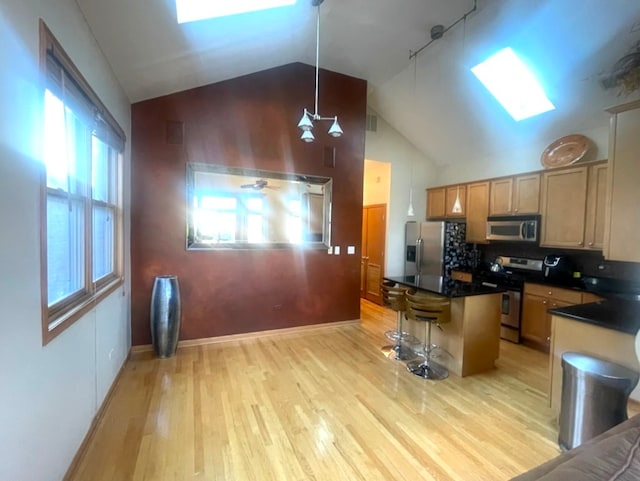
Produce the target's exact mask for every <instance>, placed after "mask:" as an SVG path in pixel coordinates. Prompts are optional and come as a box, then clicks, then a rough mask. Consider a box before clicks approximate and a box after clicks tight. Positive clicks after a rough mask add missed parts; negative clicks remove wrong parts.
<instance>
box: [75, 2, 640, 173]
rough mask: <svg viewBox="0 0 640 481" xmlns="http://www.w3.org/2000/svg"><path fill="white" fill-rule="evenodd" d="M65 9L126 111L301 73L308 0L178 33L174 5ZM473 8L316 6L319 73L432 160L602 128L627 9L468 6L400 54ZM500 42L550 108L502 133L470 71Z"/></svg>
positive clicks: (307, 49) (634, 30)
mask: <svg viewBox="0 0 640 481" xmlns="http://www.w3.org/2000/svg"><path fill="white" fill-rule="evenodd" d="M77 2H78V4H79V6H80V8H81V9H82V11H83V13H84V15H85V17H86V19H87V21H88V23H89V25H90V27H91V29H92V31H93V33H94V35H95V37H96V39H97V41H98V43H99V44H100V47H101V48H102V50H103V51H104V53H105V55H106V57H107V59H108V60H109V62H110V63H111V65H112V67H113V70H114V72H115V74H116V76H117V77H118V79H119V80H120V82H121V84H122V86H123V88H124V89H125V91H126V93H127V95H128V96H129V98H130V100H131V101H132V102H136V101H139V100H143V99H147V98H152V97H156V96H159V95H164V94H168V93H172V92H176V91H180V90H185V89H188V88H192V87H196V86H200V85H205V84H209V83H214V82H218V81H221V80H225V79H229V78H234V77H237V76H240V75H244V74H248V73H251V72H255V71H259V70H264V69H268V68H272V67H275V66H278V65H283V64H287V63H290V62H304V63H307V64H310V65H314V64H315V38H316V37H315V36H316V28H315V27H316V9H315V8H314V7H312V6H311V0H298V1H297V3H296V4H295V5H294V6H292V7H283V8H277V9H273V10H269V11H263V12H259V13H250V14H243V15H238V16H234V17H226V18H219V19H211V20H204V21H200V22H192V23H187V24H182V25H178V24H177V22H176V20H175V18H176V16H175V4H174V0H155V1H150V0H109V1H104V0H77ZM473 6H474V0H393V1H392V0H367V1H364V0H325V1H324V3H322V5H321V8H320V13H321V32H320V66H321V67H322V68H326V69H329V70H333V71H337V72H341V73H345V74H348V75H352V76H355V77H359V78H363V79H366V80H367V81H368V82H369V100H368V102H369V105H370V106H371V107H372V108H373V109H374V110H375V111H376V112H377V113H378V114H379V115H381V116H382V117H384V118H385V120H386V121H387V122H388V123H390V124H391V125H392V126H394V127H395V128H396V129H397V130H398V131H400V132H401V133H402V134H403V135H404V136H405V137H406V138H407V139H408V140H409V141H410V142H412V143H413V144H414V145H415V146H416V147H418V149H420V150H421V151H422V152H423V153H424V154H425V156H427V157H428V158H430V159H432V160H434V161H435V162H437V163H440V164H451V163H455V162H456V161H458V160H460V159H464V158H468V157H469V156H470V155H477V154H478V153H480V152H481V153H482V154H483V155H489V153H490V152H492V151H495V150H496V149H500V148H503V149H504V148H517V146H518V145H521V144H524V143H527V142H530V141H532V140H533V139H540V138H548V139H554V138H557V137H558V136H561V135H566V134H569V133H572V132H577V131H588V130H589V129H591V128H594V127H596V126H598V125H602V123H603V119H604V115H605V114H604V113H603V109H604V108H606V107H608V106H610V105H612V104H616V103H622V102H623V101H625V98H624V97H619V96H618V93H619V90H618V89H615V88H614V89H610V90H604V89H603V88H602V86H601V80H602V79H603V78H604V77H605V76H606V75H607V74H608V73H609V72H610V71H611V69H612V67H613V65H614V64H615V63H616V61H617V60H619V59H620V58H621V57H622V56H624V55H625V54H626V53H628V51H629V50H630V49H633V48H634V47H636V45H637V44H638V42H640V1H637V0H477V9H476V10H475V11H473V13H471V14H470V15H469V16H468V17H467V18H466V21H462V22H459V23H458V24H456V25H455V26H454V27H453V28H451V29H450V30H449V31H448V32H446V33H445V35H444V36H443V38H441V39H439V40H437V41H435V42H433V43H432V44H431V45H429V46H428V47H427V48H425V49H424V50H423V51H422V52H420V54H418V55H417V56H416V57H414V59H410V58H409V54H410V52H411V51H416V50H417V49H419V48H420V47H422V46H423V45H425V44H426V43H428V42H429V41H430V33H429V32H430V29H431V27H433V26H434V25H437V24H441V25H443V26H445V27H448V26H450V25H452V24H453V23H454V22H456V21H457V20H459V19H460V18H461V17H463V15H464V14H465V13H466V12H469V11H471V10H472V9H473ZM506 46H511V47H512V48H513V49H514V50H516V51H517V52H518V53H519V54H520V55H521V56H523V57H524V58H525V60H526V61H527V63H529V64H530V65H531V66H532V67H533V68H534V69H535V71H536V73H537V75H538V77H539V78H540V79H541V80H542V83H543V84H544V86H545V88H546V89H547V92H548V95H549V97H550V99H551V100H552V102H553V103H554V104H555V105H556V110H555V111H552V112H549V113H546V114H543V115H541V116H539V117H537V118H533V119H529V120H525V121H521V122H518V123H516V122H514V121H513V120H511V118H510V117H509V116H508V114H506V112H504V111H503V110H502V109H501V107H500V106H499V105H498V104H497V103H496V102H495V100H493V98H492V97H490V96H489V94H488V93H487V92H486V91H485V90H484V88H483V87H482V86H481V85H480V84H479V82H478V81H477V80H476V79H475V77H474V76H473V75H472V74H471V72H470V70H469V69H470V67H472V66H473V65H475V64H477V63H478V62H480V61H482V60H484V59H485V58H486V57H488V56H489V55H490V54H492V53H494V52H495V51H497V50H499V49H501V48H503V47H506ZM313 88H314V86H313V85H309V89H310V91H312V90H313ZM320 111H321V112H322V98H321V99H320ZM338 114H339V112H338ZM452 139H459V141H453V142H452Z"/></svg>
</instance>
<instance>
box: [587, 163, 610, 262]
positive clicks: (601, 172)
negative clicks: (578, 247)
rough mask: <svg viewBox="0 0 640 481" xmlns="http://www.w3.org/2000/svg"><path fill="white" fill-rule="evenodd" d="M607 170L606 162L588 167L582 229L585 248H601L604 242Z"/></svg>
mask: <svg viewBox="0 0 640 481" xmlns="http://www.w3.org/2000/svg"><path fill="white" fill-rule="evenodd" d="M607 171H608V168H607V164H598V165H592V166H590V167H589V180H588V187H587V214H586V220H585V231H584V246H585V247H586V248H587V249H598V250H602V246H603V243H604V218H605V206H606V197H607Z"/></svg>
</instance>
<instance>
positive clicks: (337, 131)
mask: <svg viewBox="0 0 640 481" xmlns="http://www.w3.org/2000/svg"><path fill="white" fill-rule="evenodd" d="M329 135H330V136H331V137H340V136H341V135H342V129H341V128H340V124H339V123H338V117H334V118H333V124H331V128H330V129H329Z"/></svg>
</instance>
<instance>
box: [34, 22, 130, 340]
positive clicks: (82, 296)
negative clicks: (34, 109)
mask: <svg viewBox="0 0 640 481" xmlns="http://www.w3.org/2000/svg"><path fill="white" fill-rule="evenodd" d="M39 33H40V72H41V79H42V80H41V82H42V84H41V86H42V91H43V92H44V90H45V88H46V80H45V79H46V74H47V55H48V54H49V53H53V55H54V56H55V58H56V61H59V62H60V64H61V65H62V66H63V68H64V69H65V70H66V71H67V72H68V73H69V75H71V76H72V78H73V80H74V81H75V82H77V84H78V86H79V87H80V88H81V90H82V91H83V92H84V93H85V94H86V95H87V97H88V99H89V100H90V102H91V103H93V105H94V106H95V107H96V109H97V110H98V114H99V116H100V117H101V118H102V119H103V120H104V121H105V122H106V123H107V124H108V125H109V126H110V127H111V128H112V129H113V131H114V132H115V134H116V135H117V136H118V137H119V138H120V140H122V142H123V144H124V143H125V142H126V136H125V134H124V130H123V129H122V128H121V127H120V125H119V124H118V123H117V121H116V120H115V118H114V117H113V116H112V115H111V113H110V112H109V110H108V109H107V108H106V107H105V106H104V104H103V103H102V101H101V100H100V99H99V98H98V96H97V94H96V93H95V92H94V91H93V89H92V88H91V86H90V85H89V83H88V82H87V81H86V79H85V78H84V77H83V76H82V74H81V73H80V71H79V70H78V68H77V67H76V66H75V65H74V63H73V62H72V61H71V59H70V58H69V56H68V55H67V54H66V52H65V51H64V49H63V48H62V46H61V45H60V43H59V42H58V41H57V40H56V39H55V37H54V36H53V33H52V32H51V30H49V28H48V27H47V25H46V24H45V22H44V21H43V20H42V19H40V23H39ZM123 159H124V149H122V152H118V151H117V150H116V159H115V166H114V168H115V173H114V176H113V179H114V180H115V182H116V186H117V192H116V193H115V195H116V198H115V199H114V201H115V204H114V203H110V202H102V201H97V200H94V199H92V197H91V193H90V192H89V193H88V194H86V195H77V194H68V193H66V192H65V193H64V194H62V193H61V192H60V191H58V190H57V189H51V188H49V187H47V172H46V166H45V165H44V164H42V168H41V174H40V176H41V179H40V185H41V188H40V263H41V269H40V271H41V277H40V288H41V311H42V344H43V345H46V344H48V343H49V342H51V341H52V340H53V339H54V338H56V337H57V336H58V335H60V334H61V333H62V332H64V331H65V330H66V329H67V328H68V327H70V326H71V325H73V323H74V322H75V321H77V320H78V319H80V318H81V317H82V316H84V315H85V314H86V313H87V312H89V311H91V310H93V309H94V308H95V307H96V305H97V304H99V303H100V302H101V301H102V300H104V299H105V298H106V297H107V296H109V295H110V294H111V293H113V292H114V291H116V290H117V289H118V288H120V287H121V286H123V285H124V274H123V273H124V235H123V233H124V215H123V205H124V203H123V193H124V190H123V187H124V186H123V170H124V169H123ZM110 180H111V177H110ZM49 195H54V196H60V197H62V196H63V195H64V197H65V198H71V199H73V200H80V201H82V202H83V204H84V207H85V223H88V224H85V230H84V232H85V236H84V237H85V240H84V243H85V245H84V249H85V254H86V255H87V260H86V262H88V263H91V264H92V263H93V254H92V248H91V247H92V246H91V243H92V238H91V235H89V234H90V233H91V230H89V229H88V228H87V225H91V222H92V212H93V206H95V205H99V206H100V205H101V206H105V207H109V208H112V209H113V211H114V252H113V255H114V269H113V272H111V273H109V274H108V275H106V276H104V277H102V278H100V279H97V280H96V281H95V282H93V279H92V278H91V277H92V276H91V269H89V268H88V267H86V266H85V268H84V272H83V275H84V277H85V285H84V288H82V289H81V290H80V291H78V292H76V293H74V294H72V295H70V296H68V297H66V298H65V299H63V300H62V301H60V302H58V303H56V304H53V305H52V306H49V305H48V294H47V293H48V282H47V279H48V272H47V270H48V266H47V198H48V196H49ZM91 228H92V227H91Z"/></svg>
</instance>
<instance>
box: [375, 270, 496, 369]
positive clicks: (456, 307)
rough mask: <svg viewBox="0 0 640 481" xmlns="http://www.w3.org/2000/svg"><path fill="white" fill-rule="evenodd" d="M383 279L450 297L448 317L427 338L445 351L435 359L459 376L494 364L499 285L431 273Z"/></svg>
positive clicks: (491, 367) (492, 366)
mask: <svg viewBox="0 0 640 481" xmlns="http://www.w3.org/2000/svg"><path fill="white" fill-rule="evenodd" d="M384 279H385V280H386V281H391V282H395V283H397V284H401V285H403V286H407V287H409V288H411V289H413V290H416V291H422V292H426V293H430V294H437V295H440V296H443V297H448V298H449V299H450V300H451V321H450V322H449V323H447V324H443V325H442V330H440V329H433V330H432V331H431V340H432V342H433V343H434V344H436V345H438V346H439V347H441V348H442V349H444V350H445V351H447V352H448V353H449V354H446V353H443V354H442V355H441V356H440V357H438V358H437V359H435V361H436V362H437V363H439V364H441V365H443V366H445V367H446V368H447V369H448V370H449V372H451V373H454V374H456V375H458V376H460V377H464V376H469V375H472V374H477V373H480V372H484V371H488V370H490V369H493V368H494V367H495V361H496V359H498V357H499V353H500V313H501V299H502V296H501V293H502V292H504V290H502V289H497V288H494V287H490V286H483V285H482V284H478V283H472V282H463V281H456V280H453V279H450V278H444V277H441V276H433V275H417V276H400V277H385V278H384Z"/></svg>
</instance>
